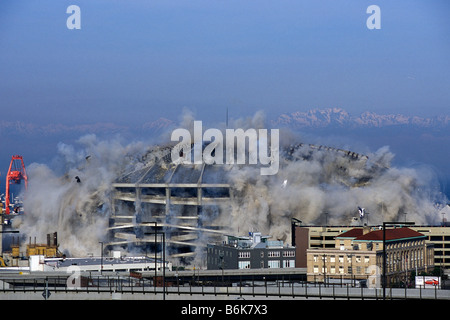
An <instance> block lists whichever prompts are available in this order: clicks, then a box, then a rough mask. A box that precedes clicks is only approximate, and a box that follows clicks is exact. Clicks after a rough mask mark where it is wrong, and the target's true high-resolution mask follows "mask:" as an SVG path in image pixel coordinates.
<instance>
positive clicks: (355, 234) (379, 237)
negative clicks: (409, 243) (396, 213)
mask: <svg viewBox="0 0 450 320" xmlns="http://www.w3.org/2000/svg"><path fill="white" fill-rule="evenodd" d="M425 237H426V236H425V235H423V234H422V233H420V232H417V231H414V230H412V229H410V228H407V227H403V228H393V229H386V241H394V240H402V239H412V238H425ZM336 238H352V239H353V240H354V241H383V230H380V229H379V230H374V231H371V232H368V233H365V234H364V230H363V229H362V228H354V229H351V230H349V231H347V232H344V233H342V234H340V235H338V236H337V237H336Z"/></svg>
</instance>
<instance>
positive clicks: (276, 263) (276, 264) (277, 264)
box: [268, 260, 280, 268]
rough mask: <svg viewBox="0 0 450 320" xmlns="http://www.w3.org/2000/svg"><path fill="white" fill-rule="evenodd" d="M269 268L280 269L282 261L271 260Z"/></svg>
mask: <svg viewBox="0 0 450 320" xmlns="http://www.w3.org/2000/svg"><path fill="white" fill-rule="evenodd" d="M268 266H269V268H279V267H280V260H269V261H268Z"/></svg>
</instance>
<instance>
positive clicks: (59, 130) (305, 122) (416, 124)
mask: <svg viewBox="0 0 450 320" xmlns="http://www.w3.org/2000/svg"><path fill="white" fill-rule="evenodd" d="M267 120H268V122H269V123H270V124H271V125H272V126H273V127H283V126H285V127H286V126H287V127H291V128H349V129H357V128H383V127H396V126H397V127H400V126H403V127H412V128H438V129H442V128H450V116H449V115H440V116H436V117H431V118H425V117H419V116H407V115H403V114H377V113H375V112H370V111H366V112H364V113H361V114H360V115H351V114H350V113H349V112H347V111H346V110H344V109H342V108H325V109H311V110H308V111H296V112H291V113H283V114H281V115H280V116H279V117H278V118H274V119H267ZM174 126H176V122H175V121H174V120H171V119H167V118H159V119H156V120H152V121H149V122H145V123H143V124H142V125H140V126H139V125H137V126H135V127H128V126H126V125H121V124H116V123H112V122H98V123H92V124H77V125H65V124H59V123H55V124H46V125H39V124H36V123H26V122H22V121H5V120H2V121H0V134H6V135H7V134H22V135H28V134H33V135H34V134H42V135H58V134H87V133H120V132H130V131H131V132H132V131H141V132H160V131H162V130H166V129H169V128H170V127H174Z"/></svg>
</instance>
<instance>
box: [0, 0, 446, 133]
mask: <svg viewBox="0 0 450 320" xmlns="http://www.w3.org/2000/svg"><path fill="white" fill-rule="evenodd" d="M70 5H77V6H79V8H80V9H81V29H79V30H77V29H72V30H70V29H68V28H67V26H66V21H67V19H68V18H69V17H70V16H71V14H68V13H66V10H67V8H68V7H69V6H70ZM370 5H378V6H379V8H380V9H381V20H380V21H381V29H374V30H370V29H368V28H367V26H366V20H367V19H368V18H369V17H370V16H371V14H368V13H367V12H366V10H367V8H368V7H369V6H370ZM449 9H450V2H449V1H445V0H442V1H437V0H427V1H410V0H408V1H397V0H396V1H381V0H371V1H365V0H363V1H360V0H354V1H341V0H339V1H336V0H316V1H313V0H308V1H302V0H295V1H291V0H282V1H275V0H86V1H84V0H70V1H66V0H40V1H35V0H3V1H1V2H0V110H1V120H7V121H8V120H9V121H11V120H22V121H27V122H33V123H44V124H48V123H68V124H77V123H92V122H98V121H111V122H115V123H123V124H127V125H130V124H137V125H140V124H142V123H143V122H146V121H152V120H155V119H157V118H159V117H168V118H171V119H176V118H177V117H178V115H179V114H180V112H181V110H182V109H183V108H184V107H188V108H190V109H192V110H194V111H195V112H196V115H197V118H199V120H206V119H216V118H217V119H219V118H220V119H223V118H224V114H225V111H224V110H225V108H226V107H228V108H229V110H230V115H231V116H233V117H238V116H241V115H251V114H253V113H254V112H255V111H257V110H264V111H265V112H266V113H267V115H269V116H277V115H279V114H281V113H283V112H292V111H297V110H308V109H311V108H326V107H335V106H339V107H342V108H344V109H346V110H347V111H349V112H351V113H352V114H359V113H361V112H364V111H367V110H370V111H375V112H379V113H405V114H417V115H426V116H430V115H431V116H433V115H438V114H448V110H449V107H450V72H449V71H450V41H449V39H450V37H449V35H450V32H449V31H450V20H449V19H448V13H449V12H450V10H449Z"/></svg>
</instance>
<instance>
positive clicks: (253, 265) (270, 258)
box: [207, 232, 295, 270]
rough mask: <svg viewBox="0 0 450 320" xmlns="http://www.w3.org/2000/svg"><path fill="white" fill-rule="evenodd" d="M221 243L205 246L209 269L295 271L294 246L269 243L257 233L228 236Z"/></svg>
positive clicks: (274, 242)
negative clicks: (281, 269) (283, 269)
mask: <svg viewBox="0 0 450 320" xmlns="http://www.w3.org/2000/svg"><path fill="white" fill-rule="evenodd" d="M226 238H227V240H226V241H224V242H222V243H209V244H208V246H207V268H208V270H219V269H222V270H226V269H264V268H294V267H295V247H292V246H288V245H284V244H283V241H274V240H269V237H268V236H262V235H261V233H260V232H252V233H250V234H249V236H230V235H229V236H227V237H226Z"/></svg>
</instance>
